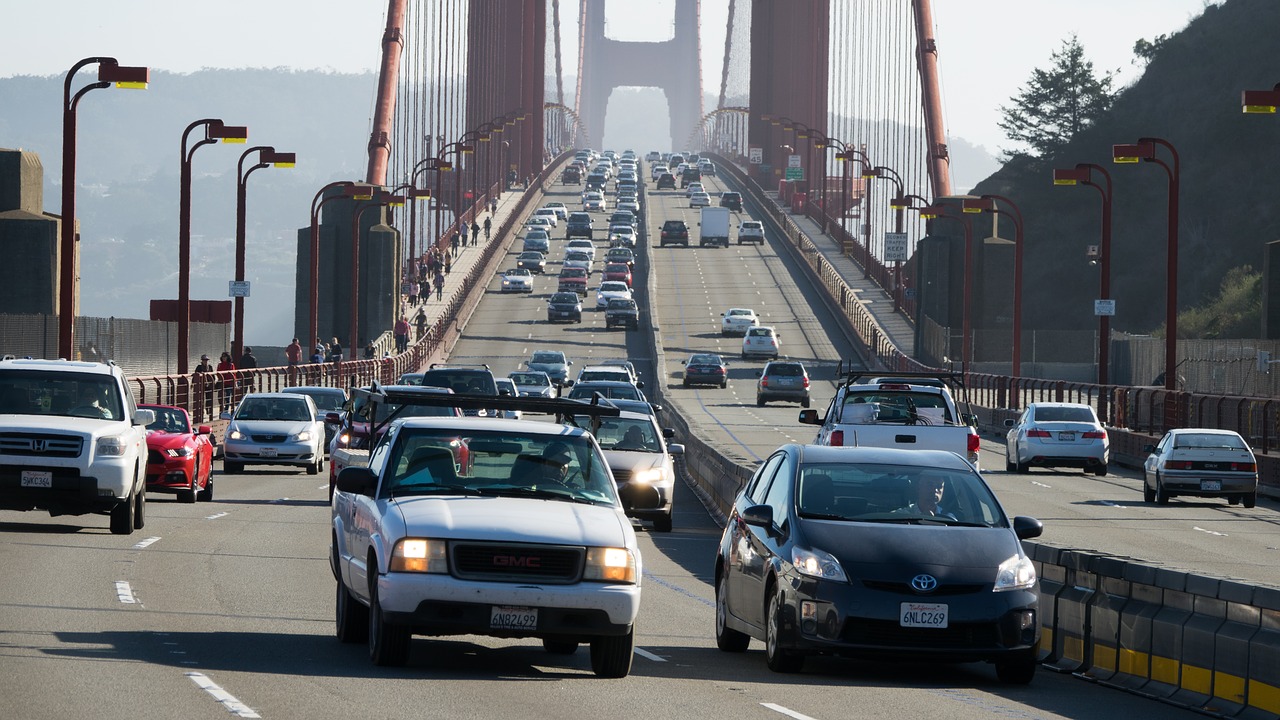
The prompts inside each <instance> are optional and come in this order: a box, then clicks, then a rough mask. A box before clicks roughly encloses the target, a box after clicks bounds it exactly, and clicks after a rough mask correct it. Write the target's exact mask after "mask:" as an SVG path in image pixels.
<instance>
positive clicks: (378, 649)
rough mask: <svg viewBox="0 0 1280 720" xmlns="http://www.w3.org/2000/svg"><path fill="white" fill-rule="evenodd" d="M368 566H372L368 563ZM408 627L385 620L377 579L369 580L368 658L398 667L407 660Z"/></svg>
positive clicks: (380, 664)
mask: <svg viewBox="0 0 1280 720" xmlns="http://www.w3.org/2000/svg"><path fill="white" fill-rule="evenodd" d="M370 567H371V568H372V567H374V565H373V563H370ZM411 637H412V636H411V635H410V633H409V629H408V628H405V627H401V626H400V625H397V624H395V623H391V622H387V621H386V619H384V618H383V617H382V604H381V603H379V602H378V579H377V577H376V576H375V577H373V578H370V582H369V659H370V660H372V661H373V664H374V665H378V666H379V667H400V666H401V665H404V664H405V663H406V662H408V661H409V640H410V638H411Z"/></svg>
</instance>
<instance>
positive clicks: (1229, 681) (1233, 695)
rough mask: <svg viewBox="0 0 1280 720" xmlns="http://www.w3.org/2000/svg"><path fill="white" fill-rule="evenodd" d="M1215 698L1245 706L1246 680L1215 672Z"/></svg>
mask: <svg viewBox="0 0 1280 720" xmlns="http://www.w3.org/2000/svg"><path fill="white" fill-rule="evenodd" d="M1213 696H1214V697H1219V698H1222V699H1223V700H1227V701H1230V702H1234V703H1240V704H1241V705H1243V704H1244V678H1242V677H1239V676H1238V675H1232V674H1230V673H1224V672H1218V671H1217V670H1215V671H1213Z"/></svg>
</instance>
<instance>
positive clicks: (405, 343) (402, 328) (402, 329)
mask: <svg viewBox="0 0 1280 720" xmlns="http://www.w3.org/2000/svg"><path fill="white" fill-rule="evenodd" d="M392 332H394V333H395V336H396V352H398V353H402V352H404V351H405V350H406V349H408V347H409V318H407V317H405V316H404V315H401V316H400V319H399V320H397V321H396V325H395V327H394V328H392Z"/></svg>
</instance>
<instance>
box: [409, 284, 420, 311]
mask: <svg viewBox="0 0 1280 720" xmlns="http://www.w3.org/2000/svg"><path fill="white" fill-rule="evenodd" d="M420 289H421V288H420V286H419V285H418V281H417V280H416V279H414V280H410V281H409V305H410V306H411V307H412V306H414V305H417V304H418V291H419V290H420Z"/></svg>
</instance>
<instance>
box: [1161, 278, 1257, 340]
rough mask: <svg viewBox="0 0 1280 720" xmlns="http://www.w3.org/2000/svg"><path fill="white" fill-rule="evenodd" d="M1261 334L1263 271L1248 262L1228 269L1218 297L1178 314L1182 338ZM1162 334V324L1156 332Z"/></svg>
mask: <svg viewBox="0 0 1280 720" xmlns="http://www.w3.org/2000/svg"><path fill="white" fill-rule="evenodd" d="M1261 333H1262V273H1260V272H1257V271H1256V270H1254V269H1253V268H1252V267H1251V266H1249V265H1242V266H1240V267H1236V268H1232V269H1230V270H1228V271H1227V275H1226V277H1224V278H1223V279H1222V285H1221V287H1220V288H1219V290H1218V296H1217V297H1215V298H1212V299H1209V300H1208V302H1206V303H1205V304H1204V305H1201V306H1200V307H1197V308H1192V309H1190V310H1184V311H1182V312H1180V313H1178V337H1181V338H1203V339H1218V338H1256V337H1259V336H1260V335H1261ZM1155 334H1156V335H1159V336H1161V337H1163V336H1164V326H1161V328H1160V330H1158V331H1156V333H1155Z"/></svg>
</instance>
